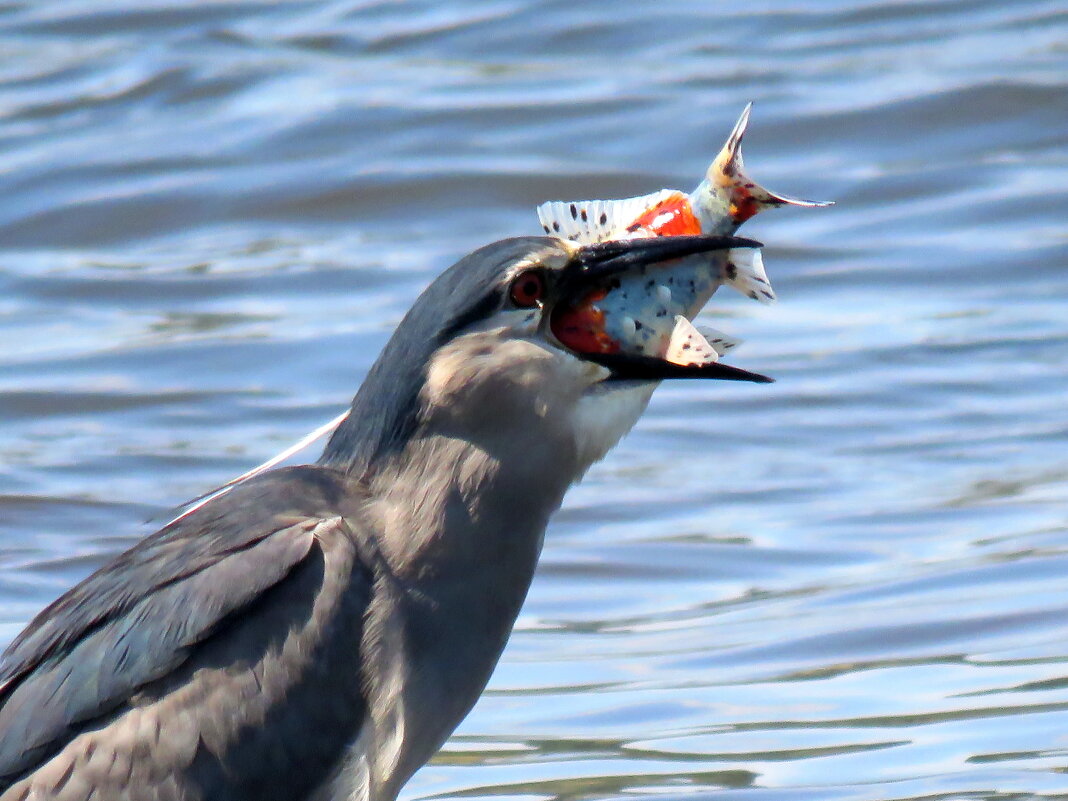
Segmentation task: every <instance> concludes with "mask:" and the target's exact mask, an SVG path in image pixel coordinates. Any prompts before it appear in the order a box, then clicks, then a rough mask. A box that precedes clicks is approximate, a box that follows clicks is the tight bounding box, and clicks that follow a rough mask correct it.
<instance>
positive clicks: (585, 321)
mask: <svg viewBox="0 0 1068 801" xmlns="http://www.w3.org/2000/svg"><path fill="white" fill-rule="evenodd" d="M757 247H760V243H759V242H757V241H755V240H752V239H744V238H741V237H733V236H670V237H655V238H647V239H627V240H618V241H610V242H600V243H597V244H592V245H586V246H584V247H582V248H581V249H579V250H578V252H577V253H576V254H575V256H574V258H573V259H572V261H571V262H570V263H569V264H568V266H567V267H566V268H564V271H563V274H562V275H561V277H560V280H559V283H558V285H557V291H556V294H557V300H556V302H555V304H554V308H553V310H552V312H551V313H550V320H549V325H550V328H551V330H552V332H553V335H554V336H555V337H556V339H557V340H558V341H559V342H560V343H561V344H563V345H564V346H565V347H567V348H568V349H569V350H570V351H571V352H573V353H574V354H575V355H577V356H579V357H580V358H582V359H585V360H587V361H591V362H594V363H596V364H600V365H602V366H603V367H606V368H608V369H609V370H610V371H611V377H610V380H640V381H661V380H664V379H668V378H716V379H721V380H727V381H752V382H756V383H770V382H771V381H772V380H773V379H771V378H768V377H767V376H763V375H760V374H759V373H751V372H749V371H748V370H742V369H741V368H738V367H732V366H730V365H726V364H721V363H720V362H719V361H718V356H717V354H716V353H715V351H714V348H713V346H712V345H710V344H709V343H708V342H707V341H706V340H704V339H703V338H702V337H701V335H700V334H699V333H698V332H697V331H696V329H694V328H693V326H691V325H690V324H689V322H688V321H687V320H685V318H676V319H674V320H670V319H668V320H663V321H656V322H657V323H660V324H663V325H666V326H668V330H666V331H665V332H664V333H665V342H667V341H668V336H669V335H670V339H671V342H672V343H674V342H675V341H676V339H677V336H676V334H677V333H678V332H680V331H681V332H683V333H685V335H686V336H687V337H689V338H690V340H689V341H687V342H685V343H683V344H682V345H681V346H680V347H681V348H687V349H688V348H690V347H691V345H692V346H693V347H694V350H693V351H691V352H694V353H695V352H697V351H702V352H703V356H702V357H701V358H694V359H688V358H686V359H684V358H678V357H677V356H674V355H672V354H673V349H672V346H671V345H669V346H668V347H667V348H666V349H665V353H664V354H663V356H654V355H649V354H648V353H643V352H642V350H641V349H639V347H638V346H637V340H635V341H633V342H631V341H627V340H626V338H620V337H618V336H611V335H609V334H608V332H607V329H606V326H605V323H606V319H605V313H604V312H603V311H600V310H598V309H597V307H596V305H595V304H594V303H592V302H591V300H594V299H598V300H599V299H603V298H604V297H606V296H607V295H608V294H609V293H611V292H621V291H623V290H621V289H620V279H622V278H623V277H624V276H627V275H631V274H636V273H641V274H642V275H643V276H649V277H652V276H655V275H656V267H657V266H658V265H660V264H662V263H664V262H670V261H673V260H676V259H682V258H686V257H689V256H700V255H702V254H711V253H714V252H716V251H725V250H729V249H732V248H757ZM646 284H648V285H649V287H650V288H651V287H653V286H655V281H654V280H650V281H648V282H646V281H644V280H642V281H639V282H631V288H630V290H629V291H631V292H634V291H639V292H640V291H643V290H642V289H641V288H639V289H638V290H635V288H634V287H635V286H638V287H642V288H643V287H644V286H645V285H646ZM650 291H651V290H650ZM672 324H674V325H675V327H676V331H674V332H673V331H671V330H670V326H671V325H672Z"/></svg>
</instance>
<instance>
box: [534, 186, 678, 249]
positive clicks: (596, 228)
mask: <svg viewBox="0 0 1068 801" xmlns="http://www.w3.org/2000/svg"><path fill="white" fill-rule="evenodd" d="M675 194H678V193H677V192H675V191H674V190H671V189H661V190H660V191H659V192H653V193H652V194H650V195H642V196H641V197H629V198H625V199H623V200H577V201H573V202H568V201H562V200H554V201H551V202H549V203H542V204H541V205H540V206H538V222H540V223H541V227H542V230H544V231H545V233H546V234H549V235H550V236H558V237H560V238H561V239H570V240H571V241H572V242H578V243H579V244H580V245H590V244H593V243H594V242H604V241H605V240H608V239H620V238H622V237H623V236H626V235H633V232H628V231H627V228H628V226H630V225H631V224H632V223H633V222H634V221H635V220H637V219H638V218H639V217H640V216H641V215H642V214H644V213H645V212H646V211H648V210H649V209H650V208H652V207H653V206H655V205H657V204H658V203H663V202H664V200H665V199H667V198H668V197H671V196H672V195H675Z"/></svg>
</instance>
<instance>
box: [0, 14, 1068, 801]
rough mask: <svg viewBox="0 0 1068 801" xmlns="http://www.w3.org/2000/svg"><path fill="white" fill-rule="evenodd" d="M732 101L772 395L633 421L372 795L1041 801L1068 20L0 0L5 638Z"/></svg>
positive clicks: (1060, 504)
mask: <svg viewBox="0 0 1068 801" xmlns="http://www.w3.org/2000/svg"><path fill="white" fill-rule="evenodd" d="M750 100H753V101H755V103H756V105H755V109H754V114H753V120H752V123H751V126H750V132H749V134H748V137H747V140H746V154H747V166H748V167H749V168H750V171H751V173H752V174H753V175H754V176H755V177H757V178H758V179H760V180H761V182H762V183H764V184H765V185H767V186H769V187H771V188H773V189H776V190H780V191H783V192H787V193H791V194H799V195H802V196H810V197H816V198H830V199H834V200H837V201H838V205H837V206H835V207H834V208H833V209H829V210H780V211H775V212H769V213H768V214H766V215H762V216H761V217H760V218H758V219H756V220H754V221H753V222H752V223H751V224H749V225H747V226H746V228H745V229H743V230H744V232H745V233H746V234H748V235H751V236H755V237H757V238H758V239H761V240H763V241H765V242H766V243H767V248H766V251H765V261H766V263H767V267H768V271H769V273H770V274H771V276H772V279H773V280H774V283H775V287H776V290H777V292H778V294H779V298H780V302H779V303H778V304H777V305H776V306H773V307H768V308H765V307H761V306H758V305H757V304H754V303H751V302H748V301H746V300H745V299H744V298H741V297H740V296H737V295H734V294H733V293H726V292H725V293H720V294H719V295H717V296H716V298H715V299H714V302H713V303H712V304H711V305H710V307H709V309H708V310H707V312H706V313H705V315H704V317H705V321H706V322H709V323H711V324H713V325H715V326H716V327H718V328H722V329H725V330H727V331H728V332H730V333H731V334H733V335H736V336H740V337H743V338H744V339H745V340H746V343H745V345H744V347H743V348H742V349H740V350H739V351H737V352H736V353H735V354H733V355H732V356H731V361H732V362H733V363H736V364H739V365H741V366H743V367H746V368H748V369H752V370H756V371H759V372H763V373H769V374H771V375H774V376H776V377H777V378H778V383H776V384H774V385H772V386H731V385H721V384H719V383H710V384H691V383H684V384H678V385H674V386H664V387H663V388H662V389H661V390H659V391H658V393H657V396H656V397H655V398H654V401H653V403H652V405H651V406H650V409H649V411H648V413H647V414H646V416H645V417H644V418H643V420H642V422H641V423H640V424H639V425H638V427H637V428H636V430H635V431H634V433H633V434H631V436H630V437H628V438H627V439H626V440H625V441H624V442H623V443H622V444H621V446H620V447H619V448H618V449H617V450H616V451H615V452H614V453H613V454H612V455H610V456H609V458H608V459H607V460H606V461H605V462H603V463H602V464H600V465H598V466H597V467H595V468H594V469H593V470H592V471H591V472H590V473H589V475H588V476H587V478H586V480H585V481H584V482H583V483H582V484H581V485H579V486H578V487H576V488H575V489H574V490H573V491H572V492H571V494H570V495H569V496H568V498H567V501H566V503H565V507H564V509H563V510H562V511H561V512H560V514H559V515H558V516H557V518H556V520H555V523H554V525H553V526H552V528H551V531H550V533H549V537H548V539H547V542H546V547H545V553H544V557H543V560H542V566H541V570H540V573H539V575H538V577H537V579H536V581H535V584H534V586H533V588H532V590H531V595H530V598H529V600H528V603H527V605H526V607H525V608H524V611H523V613H522V616H521V618H520V620H519V624H518V626H517V629H516V633H515V635H514V636H513V638H512V641H511V643H510V645H509V647H508V650H507V652H506V654H505V656H504V658H503V660H502V663H501V665H500V667H499V669H498V671H497V673H496V674H495V676H494V678H493V680H492V682H491V684H490V688H489V690H488V691H487V693H486V695H485V696H484V697H483V699H482V701H481V702H480V703H479V705H478V706H477V707H476V708H475V710H474V711H473V712H472V714H471V715H470V717H469V718H468V719H467V720H466V721H465V723H464V724H463V725H462V726H461V728H460V729H459V730H458V732H457V733H456V735H455V736H454V737H453V738H452V739H451V740H450V741H449V743H448V744H447V746H446V747H445V749H444V751H443V752H442V753H441V754H440V755H439V756H438V757H437V758H436V760H435V761H434V762H433V763H432V764H431V765H430V766H428V767H427V768H425V769H424V770H423V771H422V772H420V773H419V774H418V775H417V776H416V777H415V778H414V779H413V781H412V782H411V783H410V784H409V786H408V787H407V789H406V790H405V791H404V794H403V797H404V798H405V799H418V798H429V797H434V798H448V797H465V798H489V797H494V798H508V799H531V798H537V799H607V798H652V797H654V796H655V797H664V796H665V795H666V796H670V797H672V798H680V799H681V798H687V799H688V798H705V797H709V796H710V795H714V796H715V797H716V798H722V799H734V798H738V799H744V801H779V800H780V799H781V801H804V799H821V800H822V799H864V801H876V800H882V799H919V798H923V799H934V798H937V799H964V798H967V799H1003V798H1006V799H1007V798H1013V799H1015V798H1021V797H1023V798H1035V797H1039V798H1068V447H1066V445H1068V400H1066V399H1068V313H1066V309H1068V226H1066V220H1068V9H1066V8H1065V6H1064V4H1063V2H1041V1H1040V0H1018V1H1017V2H1012V3H1004V2H993V1H992V0H954V1H945V2H925V3H918V2H883V3H880V2H856V0H853V1H852V2H844V1H843V2H837V1H836V0H826V1H824V2H819V3H817V2H809V3H800V2H793V3H792V2H777V3H771V2H754V3H747V4H742V5H737V4H726V3H715V2H704V1H701V2H698V1H697V0H694V2H676V3H671V4H650V3H639V2H633V1H632V0H624V1H622V2H616V3H612V4H610V5H609V4H599V3H598V4H594V3H584V4H578V3H563V2H534V1H533V0H530V1H529V2H521V1H520V0H510V1H509V2H503V1H502V2H496V1H494V0H491V1H490V2H480V3H459V2H421V3H420V2H403V3H391V2H354V1H353V0H348V2H319V1H318V0H315V1H314V2H313V1H310V0H304V1H302V2H295V1H293V2H239V1H238V0H233V1H231V2H194V0H171V1H170V2H164V1H163V0H155V1H154V2H142V3H138V4H118V3H114V2H106V0H67V1H66V2H60V1H59V0H52V1H51V2H29V1H26V2H7V3H4V4H2V5H0V642H6V641H7V640H9V639H10V638H11V637H13V636H14V635H15V634H16V633H17V632H18V630H19V629H20V628H21V626H22V625H24V624H25V623H26V621H27V620H29V618H30V617H32V616H33V615H34V614H35V613H36V611H38V610H39V609H40V608H41V607H42V606H44V605H45V604H46V603H47V602H49V601H50V600H51V599H53V598H54V597H55V596H57V595H58V594H59V593H61V592H62V591H63V590H64V589H66V588H67V587H69V586H70V585H71V584H72V583H74V582H76V581H77V580H78V579H80V578H81V577H83V576H85V575H86V574H87V573H88V572H89V571H91V570H92V569H93V568H94V567H96V566H98V565H100V564H101V563H102V562H103V561H104V560H105V559H106V558H108V557H109V556H110V555H113V554H114V553H116V552H117V551H119V550H121V549H123V548H125V547H127V546H128V545H130V544H131V543H132V542H134V541H135V540H136V539H137V538H138V537H139V536H142V535H144V534H145V533H148V532H149V531H150V530H151V527H150V526H147V525H145V524H144V521H145V520H146V519H147V518H149V517H151V516H153V515H158V514H161V513H164V512H165V510H166V509H167V508H169V507H171V506H173V505H174V504H176V503H178V502H179V501H181V500H183V499H185V498H187V497H191V496H194V495H197V494H199V493H200V492H202V491H204V490H205V489H207V488H209V487H211V486H214V485H216V484H218V483H220V482H222V481H224V480H226V479H227V478H229V477H231V476H233V475H235V474H237V473H240V472H242V471H244V470H245V469H247V468H249V467H251V466H252V465H254V464H256V463H258V462H259V461H261V460H263V459H265V458H267V457H268V456H270V455H272V454H273V453H274V452H276V451H277V450H279V449H281V448H282V447H284V446H285V445H286V444H288V443H289V442H291V441H293V440H295V439H297V438H298V437H299V436H300V435H302V434H303V433H304V432H305V431H307V430H310V429H311V428H313V427H314V426H316V425H318V424H319V423H321V422H323V421H325V420H327V419H329V418H330V417H332V416H333V415H335V414H336V413H338V412H339V411H340V410H341V409H343V408H344V407H345V405H346V404H347V402H348V399H349V398H350V396H351V395H352V393H353V392H354V390H355V389H356V387H357V386H358V385H359V383H360V381H361V379H362V377H363V375H364V374H365V372H366V370H367V369H368V367H369V366H370V364H371V362H372V361H373V359H374V358H375V356H376V355H377V352H378V350H379V348H380V347H381V346H382V344H383V343H384V341H385V339H386V337H387V336H388V335H389V333H390V331H391V330H392V327H393V326H394V325H395V324H396V322H397V321H398V319H399V318H400V316H401V315H402V314H403V313H404V311H405V310H406V308H407V306H408V305H409V304H410V303H411V301H412V300H413V299H414V297H415V296H416V294H417V293H418V291H419V290H420V288H421V287H422V286H424V285H425V284H426V283H427V282H428V281H429V280H430V279H431V278H432V277H433V276H434V275H435V274H436V273H437V272H439V271H440V270H442V269H443V268H444V267H446V266H447V265H448V264H450V263H451V262H452V261H453V260H455V259H456V258H457V257H459V256H460V255H462V254H464V253H466V252H467V251H469V250H471V249H473V248H475V247H477V246H479V245H482V244H484V243H486V242H488V241H491V240H494V239H498V238H502V237H505V236H511V235H517V234H525V233H537V232H538V226H537V221H536V218H535V216H534V207H535V206H536V205H537V204H538V203H541V202H543V201H545V200H552V199H572V198H583V197H623V196H628V195H636V194H642V193H645V192H649V191H653V190H656V189H659V188H661V187H663V186H669V187H675V186H677V187H681V188H684V189H689V188H690V187H691V186H692V185H693V184H695V183H696V182H697V180H698V179H699V178H700V176H701V174H702V172H703V170H704V168H705V166H706V165H707V162H708V161H709V160H710V158H711V157H712V156H713V155H714V153H715V152H716V150H717V149H718V148H719V146H720V144H721V142H722V140H723V138H724V137H725V135H726V133H727V132H728V131H729V129H730V127H731V125H732V124H733V122H734V120H735V118H736V117H737V115H738V114H739V112H740V111H741V109H742V107H743V106H744V105H745V103H746V102H747V101H750ZM314 455H315V453H314V451H310V452H309V454H308V455H307V456H306V458H314Z"/></svg>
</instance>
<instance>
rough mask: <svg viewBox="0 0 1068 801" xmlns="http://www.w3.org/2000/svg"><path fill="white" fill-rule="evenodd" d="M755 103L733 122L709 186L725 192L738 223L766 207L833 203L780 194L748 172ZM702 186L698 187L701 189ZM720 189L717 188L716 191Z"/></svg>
mask: <svg viewBox="0 0 1068 801" xmlns="http://www.w3.org/2000/svg"><path fill="white" fill-rule="evenodd" d="M752 110H753V104H752V103H749V104H747V105H746V107H745V110H744V111H743V112H742V116H741V117H739V118H738V122H737V123H735V125H734V130H732V131H731V135H730V136H728V137H727V143H726V144H725V145H724V146H723V149H722V150H720V152H719V155H718V156H716V159H715V161H713V162H712V165H711V166H710V167H709V168H708V172H707V173H706V175H705V181H706V182H708V184H709V189H710V190H711V191H713V192H715V193H716V194H720V193H722V195H724V196H725V197H724V198H723V200H724V202H725V203H726V205H727V213H728V214H729V215H730V217H731V219H733V220H734V222H735V223H737V224H739V225H740V224H741V223H743V222H745V221H746V220H748V219H749V218H750V217H753V216H754V215H756V214H757V213H759V212H761V211H763V210H764V209H769V208H774V207H776V206H807V207H819V206H833V205H834V202H833V201H829V200H802V199H801V198H796V197H788V196H787V195H779V194H776V193H775V192H772V191H770V190H769V189H765V188H764V187H762V186H761V185H760V184H758V183H756V182H755V181H753V179H752V178H750V177H749V176H748V175H746V174H745V162H744V160H743V158H742V137H743V136H745V129H746V128H747V127H748V125H749V115H750V113H751V112H752ZM701 188H702V187H698V192H700V190H701ZM717 190H718V191H717Z"/></svg>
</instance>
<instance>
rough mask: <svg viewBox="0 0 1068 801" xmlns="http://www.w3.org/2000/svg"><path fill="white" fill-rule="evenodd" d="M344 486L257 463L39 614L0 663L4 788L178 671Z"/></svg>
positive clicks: (291, 561) (284, 570) (281, 569)
mask: <svg viewBox="0 0 1068 801" xmlns="http://www.w3.org/2000/svg"><path fill="white" fill-rule="evenodd" d="M339 492H340V489H339V479H338V478H337V474H336V473H334V472H333V471H330V470H324V469H322V468H289V469H286V470H279V471H274V472H271V473H267V474H264V475H263V476H260V477H258V478H257V479H255V480H253V481H250V482H248V483H247V484H244V485H241V486H240V487H238V488H236V489H234V490H232V491H231V492H230V493H227V494H226V495H224V496H221V497H220V498H217V499H215V500H213V501H212V502H211V503H209V504H207V505H205V506H204V507H202V508H201V509H199V510H197V512H195V513H193V514H191V515H189V516H188V517H186V518H184V519H182V520H181V521H179V522H177V523H176V524H173V525H171V526H168V527H167V528H165V529H163V530H161V531H160V532H157V533H156V534H154V535H153V536H151V537H149V538H147V539H146V540H143V541H142V542H140V543H139V544H138V545H136V546H135V547H134V548H132V549H131V550H129V551H127V552H126V553H124V554H122V555H121V556H120V557H118V558H117V559H116V560H115V561H114V562H112V563H111V564H109V565H107V566H106V567H104V568H102V569H101V570H99V571H98V572H96V573H94V574H93V575H92V576H90V577H89V578H87V579H86V580H85V581H83V582H82V583H81V584H79V585H78V586H77V587H75V588H73V589H72V590H70V591H69V592H68V593H66V594H65V595H64V596H62V597H61V598H60V599H59V600H57V601H56V602H55V603H53V604H52V605H51V606H49V607H48V608H47V609H45V610H44V611H43V612H42V613H41V614H40V615H38V616H37V618H36V619H35V620H34V621H33V622H32V623H31V624H30V625H29V626H28V627H27V628H26V630H25V631H24V632H23V633H22V634H21V635H20V636H19V637H18V638H17V639H16V640H15V641H14V642H13V643H12V645H11V646H10V647H9V648H8V650H7V652H6V653H5V654H4V658H3V663H2V665H0V788H2V787H3V786H5V784H6V783H7V782H8V781H10V780H12V779H14V778H15V777H17V776H18V775H20V774H23V773H25V772H26V771H27V770H30V769H32V768H33V767H34V766H35V765H36V764H38V763H40V761H41V760H42V759H44V758H47V757H48V756H49V755H50V754H51V753H54V752H55V750H56V749H57V748H58V747H61V746H62V745H63V744H64V743H65V742H66V741H68V740H69V739H71V738H72V737H73V736H75V735H76V734H77V733H78V731H79V730H80V727H79V724H82V723H84V722H86V721H89V720H92V719H94V718H98V717H100V716H101V715H105V714H107V713H108V712H110V711H112V710H114V709H116V708H117V707H119V706H121V705H122V704H123V703H125V702H126V701H127V700H128V699H129V698H130V696H131V695H132V694H134V693H135V692H136V691H137V690H138V688H140V687H143V686H145V685H146V684H148V683H150V682H152V681H155V680H157V679H160V678H161V677H163V676H165V675H166V674H168V673H170V672H171V671H173V670H174V669H175V668H176V667H177V666H179V665H180V664H181V663H182V662H183V661H185V660H186V659H187V657H188V654H189V652H190V650H191V649H192V648H193V647H194V646H196V645H197V644H198V643H200V642H202V641H204V640H205V639H206V638H209V637H210V636H211V634H212V633H213V632H214V631H215V630H216V629H217V627H218V626H219V625H220V624H222V623H223V622H224V621H226V620H227V619H229V618H231V616H233V615H235V614H237V613H239V612H243V611H247V610H248V609H249V608H250V607H251V606H253V605H254V604H255V603H256V602H257V600H258V599H259V598H260V597H261V595H262V594H263V593H264V592H265V591H266V590H268V589H270V588H271V587H273V586H275V585H276V584H278V583H279V582H280V581H282V580H283V579H285V577H286V576H287V575H288V574H289V573H290V572H291V571H293V570H294V569H295V568H296V566H297V565H299V564H300V563H301V561H302V560H303V559H305V557H306V556H307V555H308V553H309V550H310V549H311V547H312V544H313V541H314V530H315V527H316V525H318V524H319V523H321V522H322V519H323V517H324V516H329V515H330V510H331V508H336V505H335V504H336V500H337V496H338V494H339ZM334 514H335V515H336V514H337V512H336V511H335V512H334ZM5 777H6V778H5Z"/></svg>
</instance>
